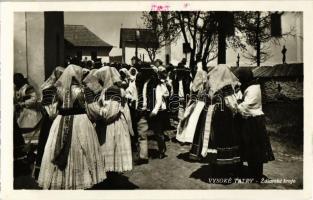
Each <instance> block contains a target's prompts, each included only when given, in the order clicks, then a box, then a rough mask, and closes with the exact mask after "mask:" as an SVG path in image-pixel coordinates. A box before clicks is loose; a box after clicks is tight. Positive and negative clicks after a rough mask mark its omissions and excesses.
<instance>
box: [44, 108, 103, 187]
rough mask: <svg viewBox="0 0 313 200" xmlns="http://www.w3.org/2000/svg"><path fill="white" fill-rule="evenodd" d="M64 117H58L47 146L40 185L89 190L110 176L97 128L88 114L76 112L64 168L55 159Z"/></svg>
mask: <svg viewBox="0 0 313 200" xmlns="http://www.w3.org/2000/svg"><path fill="white" fill-rule="evenodd" d="M61 118H62V116H61V115H58V116H57V117H56V119H55V120H54V122H53V124H52V126H51V129H50V133H49V137H48V140H47V144H46V146H45V150H44V154H43V158H42V162H41V168H40V173H39V177H38V184H39V186H40V187H42V188H43V189H69V190H70V189H73V190H74V189H86V188H90V187H92V186H93V185H95V184H97V183H99V182H101V181H103V180H104V179H105V178H106V173H105V167H104V158H103V156H102V155H101V153H100V145H99V141H98V138H97V134H96V131H95V129H94V127H93V125H92V123H91V122H90V120H89V119H88V117H87V115H86V114H79V115H75V116H74V119H73V129H72V141H71V147H70V151H69V155H68V161H67V166H66V168H65V169H64V170H63V171H61V170H60V169H59V168H58V167H57V166H56V165H54V164H53V163H52V162H51V161H52V160H53V158H54V151H55V146H56V139H57V135H58V129H59V126H60V121H61Z"/></svg>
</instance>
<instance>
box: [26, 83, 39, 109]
mask: <svg viewBox="0 0 313 200" xmlns="http://www.w3.org/2000/svg"><path fill="white" fill-rule="evenodd" d="M23 100H24V102H23V104H24V106H25V107H26V108H33V107H35V106H36V105H37V100H38V97H37V94H36V92H35V89H34V88H33V87H32V86H28V88H27V89H26V91H25V96H24V97H23Z"/></svg>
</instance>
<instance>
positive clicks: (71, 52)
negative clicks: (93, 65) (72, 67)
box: [64, 25, 113, 62]
mask: <svg viewBox="0 0 313 200" xmlns="http://www.w3.org/2000/svg"><path fill="white" fill-rule="evenodd" d="M64 48H65V55H66V56H71V57H74V56H77V57H79V58H80V59H81V60H83V59H85V58H87V59H88V60H95V59H96V58H101V60H102V61H103V62H109V53H110V51H111V50H112V48H113V46H112V45H110V44H108V43H107V42H105V41H103V40H102V39H101V38H99V37H98V36H97V35H96V34H94V33H93V32H91V31H90V30H89V29H88V28H86V27H85V26H84V25H64Z"/></svg>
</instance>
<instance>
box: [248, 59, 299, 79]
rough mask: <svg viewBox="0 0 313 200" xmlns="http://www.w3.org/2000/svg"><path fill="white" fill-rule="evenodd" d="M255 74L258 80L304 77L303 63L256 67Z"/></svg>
mask: <svg viewBox="0 0 313 200" xmlns="http://www.w3.org/2000/svg"><path fill="white" fill-rule="evenodd" d="M253 74H254V76H255V77H258V78H286V77H288V78H292V77H293V78H295V77H303V63H292V64H278V65H274V66H267V67H265V66H263V67H256V68H254V69H253Z"/></svg>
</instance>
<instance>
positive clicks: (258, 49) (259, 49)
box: [255, 12, 261, 67]
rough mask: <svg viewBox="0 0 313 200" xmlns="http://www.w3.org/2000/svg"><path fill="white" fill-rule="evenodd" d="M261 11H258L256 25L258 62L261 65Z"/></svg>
mask: <svg viewBox="0 0 313 200" xmlns="http://www.w3.org/2000/svg"><path fill="white" fill-rule="evenodd" d="M260 15H261V13H260V12H257V22H256V23H257V27H256V34H255V35H256V64H257V66H258V67H259V66H260V64H261V42H260V36H259V32H260Z"/></svg>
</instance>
